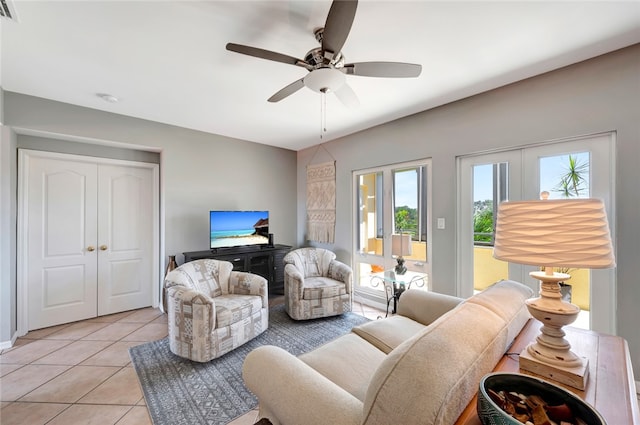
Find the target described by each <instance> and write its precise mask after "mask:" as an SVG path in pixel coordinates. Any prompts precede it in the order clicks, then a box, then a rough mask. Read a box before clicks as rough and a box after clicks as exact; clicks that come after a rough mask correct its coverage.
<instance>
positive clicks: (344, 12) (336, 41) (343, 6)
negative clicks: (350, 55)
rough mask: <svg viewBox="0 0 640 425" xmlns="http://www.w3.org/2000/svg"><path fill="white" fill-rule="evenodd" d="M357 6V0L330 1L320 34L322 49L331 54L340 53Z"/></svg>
mask: <svg viewBox="0 0 640 425" xmlns="http://www.w3.org/2000/svg"><path fill="white" fill-rule="evenodd" d="M357 7H358V1H357V0H334V1H333V3H331V8H330V9H329V14H328V15H327V21H326V22H325V24H324V33H323V34H322V50H324V51H325V52H330V53H333V54H338V53H340V51H341V50H342V46H344V43H345V41H347V37H348V36H349V31H351V25H352V24H353V18H355V16H356V9H357ZM330 53H329V54H330ZM325 55H326V53H325ZM331 56H333V55H331ZM329 59H332V57H329Z"/></svg>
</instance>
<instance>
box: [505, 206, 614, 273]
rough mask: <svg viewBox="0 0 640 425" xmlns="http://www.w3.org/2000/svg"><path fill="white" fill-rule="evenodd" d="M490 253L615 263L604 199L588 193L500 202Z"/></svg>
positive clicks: (517, 259)
mask: <svg viewBox="0 0 640 425" xmlns="http://www.w3.org/2000/svg"><path fill="white" fill-rule="evenodd" d="M493 256H494V257H495V258H497V259H499V260H504V261H508V262H511V263H519V264H529V265H535V266H549V267H573V268H592V269H605V268H611V267H615V265H616V263H615V258H614V255H613V247H612V244H611V235H610V233H609V223H608V222H607V214H606V211H605V208H604V204H603V202H602V201H601V200H599V199H592V198H589V199H549V200H536V201H514V202H503V203H501V204H500V205H499V207H498V217H497V221H496V237H495V243H494V249H493Z"/></svg>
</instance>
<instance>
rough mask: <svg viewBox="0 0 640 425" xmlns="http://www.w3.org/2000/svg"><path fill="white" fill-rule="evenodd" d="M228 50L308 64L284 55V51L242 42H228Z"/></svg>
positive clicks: (302, 64)
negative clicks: (246, 44)
mask: <svg viewBox="0 0 640 425" xmlns="http://www.w3.org/2000/svg"><path fill="white" fill-rule="evenodd" d="M227 50H229V51H231V52H236V53H242V54H243V55H249V56H253V57H256V58H260V59H266V60H270V61H276V62H282V63H286V64H289V65H298V66H302V67H305V68H306V67H307V64H306V63H305V62H304V61H303V60H301V59H297V58H294V57H293V56H289V55H283V54H282V53H277V52H272V51H271V50H264V49H259V48H257V47H251V46H245V45H242V44H235V43H227Z"/></svg>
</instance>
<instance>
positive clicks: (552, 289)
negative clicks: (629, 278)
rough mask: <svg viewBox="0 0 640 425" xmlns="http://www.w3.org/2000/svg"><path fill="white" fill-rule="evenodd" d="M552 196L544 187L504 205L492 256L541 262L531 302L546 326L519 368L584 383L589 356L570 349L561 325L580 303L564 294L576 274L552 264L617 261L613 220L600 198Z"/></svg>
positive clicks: (580, 385) (570, 320) (581, 386)
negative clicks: (537, 193) (534, 196)
mask: <svg viewBox="0 0 640 425" xmlns="http://www.w3.org/2000/svg"><path fill="white" fill-rule="evenodd" d="M548 196H549V195H548V192H543V193H542V196H541V198H542V199H541V200H537V201H519V202H503V203H501V204H500V205H499V207H498V216H497V221H496V235H495V244H494V250H493V256H494V257H495V258H497V259H499V260H504V261H508V262H512V263H520V264H529V265H535V266H541V268H542V271H535V272H531V273H529V275H530V276H532V277H534V278H536V279H538V280H540V296H539V297H538V298H532V299H529V300H527V301H526V304H527V308H528V310H529V312H530V313H531V315H532V316H533V317H535V318H536V319H538V320H539V321H540V322H542V324H543V326H542V327H541V328H540V331H541V333H540V334H539V335H538V336H537V338H536V341H535V342H534V343H532V344H530V345H529V346H528V347H527V348H526V349H525V350H523V351H522V353H520V369H521V370H524V371H528V372H533V373H535V374H538V375H542V376H545V377H548V378H551V379H555V380H556V381H559V382H562V383H564V384H567V385H570V386H572V387H575V388H578V389H584V388H585V384H586V381H587V379H588V370H589V369H588V361H587V359H586V358H584V357H580V356H578V355H576V354H575V353H573V352H572V351H571V345H570V344H569V342H568V341H567V340H566V339H565V338H564V336H565V332H564V331H563V330H562V327H563V326H565V325H569V324H571V323H573V322H574V321H575V320H576V318H577V317H578V313H579V312H580V307H578V306H577V305H574V304H571V303H569V302H566V301H564V300H563V299H562V295H561V294H560V282H565V281H567V280H568V279H570V278H571V276H570V275H568V274H566V273H556V272H554V271H553V267H572V268H611V267H615V259H614V256H613V247H612V244H611V236H610V233H609V224H608V222H607V215H606V212H605V208H604V204H603V202H602V201H601V200H598V199H553V200H550V199H547V198H548Z"/></svg>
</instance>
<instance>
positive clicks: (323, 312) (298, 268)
mask: <svg viewBox="0 0 640 425" xmlns="http://www.w3.org/2000/svg"><path fill="white" fill-rule="evenodd" d="M335 258H336V255H335V254H334V253H333V252H331V251H328V250H326V249H322V248H299V249H295V250H293V251H291V252H289V253H288V254H287V255H286V256H285V257H284V306H285V310H286V312H287V313H288V314H289V316H290V317H291V318H292V319H295V320H307V319H315V318H318V317H328V316H336V315H339V314H342V313H345V312H347V311H351V293H352V287H353V271H352V270H351V267H349V266H347V265H346V264H344V263H341V262H340V261H337V260H336V259H335Z"/></svg>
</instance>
